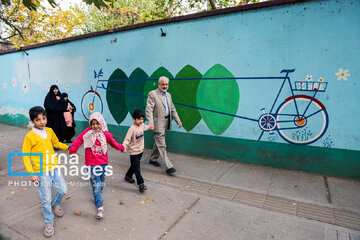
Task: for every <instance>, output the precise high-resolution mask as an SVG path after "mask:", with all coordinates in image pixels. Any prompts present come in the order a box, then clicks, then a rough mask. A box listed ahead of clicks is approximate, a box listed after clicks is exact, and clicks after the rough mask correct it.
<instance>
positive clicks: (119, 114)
mask: <svg viewBox="0 0 360 240" xmlns="http://www.w3.org/2000/svg"><path fill="white" fill-rule="evenodd" d="M120 79H122V80H127V79H128V77H127V76H126V74H125V73H124V72H123V71H122V70H121V69H119V68H117V69H116V70H115V71H114V72H113V73H112V74H111V76H110V77H109V80H120ZM107 88H108V89H107V90H106V101H107V104H108V107H109V110H110V113H111V115H112V116H113V118H114V119H115V121H116V122H117V123H118V124H120V123H121V122H122V121H124V119H125V117H126V115H127V113H128V108H127V106H126V99H125V94H124V93H120V92H116V90H117V91H121V92H125V90H126V81H109V82H108V84H107ZM111 89H112V90H115V91H112V90H111Z"/></svg>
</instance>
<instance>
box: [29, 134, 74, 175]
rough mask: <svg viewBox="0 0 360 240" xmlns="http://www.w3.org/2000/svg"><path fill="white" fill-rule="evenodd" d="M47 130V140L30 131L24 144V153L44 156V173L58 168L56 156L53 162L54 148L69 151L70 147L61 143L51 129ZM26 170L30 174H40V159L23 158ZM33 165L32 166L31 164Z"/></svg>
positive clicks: (35, 157)
mask: <svg viewBox="0 0 360 240" xmlns="http://www.w3.org/2000/svg"><path fill="white" fill-rule="evenodd" d="M45 129H46V134H47V136H46V139H44V138H42V137H40V136H39V135H38V134H37V133H35V132H33V131H30V132H28V133H27V134H26V135H25V138H24V143H23V149H22V152H23V153H42V154H43V172H47V171H52V170H53V169H55V168H57V167H58V159H57V157H56V156H55V157H54V161H52V156H53V154H55V151H54V148H53V146H54V147H56V148H61V149H63V150H68V148H69V147H68V146H67V145H65V144H63V143H61V142H59V139H58V138H57V136H56V135H55V133H54V131H53V130H52V129H51V128H45ZM47 159H48V161H47ZM23 161H24V165H25V170H26V172H28V173H39V172H40V157H38V156H31V157H29V156H23ZM31 163H32V164H31Z"/></svg>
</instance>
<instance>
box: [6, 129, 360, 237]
mask: <svg viewBox="0 0 360 240" xmlns="http://www.w3.org/2000/svg"><path fill="white" fill-rule="evenodd" d="M27 131H28V130H27V129H24V128H19V127H13V126H7V125H2V124H0V150H1V152H0V184H1V187H0V194H1V196H2V197H1V203H0V215H1V216H6V218H3V219H1V220H0V239H1V236H3V237H4V238H5V237H12V239H21V238H23V239H28V238H31V239H38V238H39V237H41V231H42V225H41V221H42V214H41V210H40V209H41V208H40V201H39V198H38V194H37V191H36V187H34V186H21V183H25V182H26V181H28V178H27V177H17V176H8V161H7V160H8V153H9V152H13V151H14V150H18V151H20V152H21V147H22V140H23V137H24V136H25V134H26V133H27ZM149 153H150V150H148V149H146V151H145V153H144V156H143V159H142V172H143V176H144V178H145V181H146V183H147V185H148V186H149V190H148V191H147V192H146V193H145V194H140V193H138V191H136V188H135V186H134V185H130V184H127V183H125V182H124V181H123V180H122V179H123V175H124V173H125V172H126V170H127V168H128V167H129V156H128V153H126V154H123V153H119V152H117V151H116V150H114V149H112V148H110V149H109V160H110V161H109V164H110V165H112V166H113V170H114V175H113V176H111V177H108V178H107V180H106V184H107V185H106V187H105V188H106V191H105V192H104V199H105V205H104V207H105V209H108V208H109V209H113V208H114V209H115V208H116V209H117V208H119V207H120V208H121V211H120V210H119V211H120V212H121V215H120V216H118V215H117V214H114V215H112V214H111V213H109V212H107V211H105V213H106V214H108V215H106V218H105V219H104V221H102V223H99V222H98V221H97V220H96V219H94V218H93V216H92V215H93V214H94V213H93V212H94V210H93V206H92V194H91V187H90V186H86V187H84V184H86V183H87V181H83V180H82V179H81V178H80V177H66V180H67V181H68V184H69V187H68V189H69V193H68V194H69V195H70V196H71V198H69V199H68V200H64V201H65V203H64V204H65V205H64V210H65V212H69V211H70V214H69V216H68V215H66V216H64V217H63V218H61V219H59V220H56V221H58V222H59V224H58V223H56V224H57V225H56V231H57V232H56V237H57V238H58V239H64V238H67V239H96V236H97V235H96V234H94V233H93V228H94V227H95V228H96V227H99V226H100V225H102V224H103V225H106V226H107V228H104V229H103V228H102V227H101V230H102V231H101V232H102V234H105V235H103V236H106V238H105V239H118V238H119V239H128V238H130V237H131V238H133V239H161V238H164V239H189V237H191V236H192V235H191V232H187V231H188V230H189V229H191V226H192V225H193V224H194V223H191V222H189V223H188V225H187V224H186V223H187V221H186V220H181V219H182V218H183V217H184V216H183V214H182V213H183V212H184V210H185V209H186V210H188V211H189V213H190V209H191V208H192V206H195V207H194V208H199V209H200V208H201V206H203V207H204V208H205V206H206V209H208V210H209V211H210V212H212V211H213V210H214V211H216V208H217V205H213V206H212V207H210V206H208V205H209V204H210V205H211V204H213V202H217V203H219V206H221V209H224V210H222V211H219V214H223V215H220V216H217V218H218V219H217V220H216V221H218V220H219V219H221V221H223V222H224V225H220V226H221V227H220V226H219V229H217V231H219V232H222V231H223V232H226V234H228V236H227V235H226V234H225V235H219V236H227V237H226V238H222V237H220V238H215V236H216V234H217V233H213V235H212V237H209V238H201V237H199V238H196V239H309V237H311V238H312V239H342V237H344V238H343V239H349V238H347V237H350V238H351V239H360V232H359V231H358V230H360V201H359V199H360V181H355V180H349V179H339V178H334V177H324V176H321V175H317V174H308V173H304V172H298V171H289V170H284V169H275V168H270V167H263V166H258V165H249V164H242V163H237V162H228V161H220V160H216V159H208V158H201V157H195V156H187V155H181V154H174V153H169V158H170V159H171V161H172V162H173V164H174V167H175V168H176V169H177V172H176V175H175V176H174V177H169V176H168V175H166V174H165V172H164V169H162V168H157V167H154V166H152V165H150V164H148V161H147V155H148V154H149ZM78 154H79V155H80V164H79V165H80V166H81V165H83V160H84V159H83V156H84V151H83V149H82V148H81V149H80V150H79V152H78ZM23 170H24V167H23V164H22V160H21V158H17V159H16V160H15V161H13V162H12V172H22V171H23ZM9 181H13V182H14V181H18V182H20V184H19V185H20V186H15V185H13V184H9ZM326 184H327V185H328V190H329V194H328V197H329V200H330V202H331V203H329V202H328V197H327V194H326V187H325V186H326ZM80 193H81V194H80ZM114 196H116V197H114ZM179 199H181V201H177V200H179ZM199 199H201V200H200V201H198V200H199ZM203 199H207V201H208V203H207V202H204V200H203ZM146 200H147V201H146ZM70 202H71V206H70V204H68V203H70ZM198 202H199V203H198ZM110 206H111V207H110ZM225 206H228V207H229V208H230V209H234V208H235V209H241V211H242V214H248V216H249V219H251V217H252V216H253V215H254V214H255V215H256V214H260V213H261V214H260V216H263V218H264V219H267V216H268V218H269V221H270V222H271V219H278V220H277V221H275V222H274V223H271V224H274V226H271V227H270V225H268V224H270V223H266V224H265V223H263V224H265V225H264V226H262V228H261V230H259V232H260V233H259V232H257V233H256V234H258V235H256V234H255V233H254V232H251V231H250V232H247V231H249V230H248V229H246V228H244V229H243V230H242V231H241V232H237V234H239V233H240V234H241V236H242V237H241V238H237V237H236V236H238V235H232V233H231V231H240V230H239V229H238V230H231V231H230V230H229V229H227V227H228V224H230V222H232V224H234V221H235V222H238V223H239V226H241V220H240V219H239V216H232V214H231V213H223V211H225V209H228V207H225ZM142 207H143V208H142ZM145 207H147V208H146V209H145ZM141 209H143V210H141ZM74 210H80V211H81V212H82V215H81V217H80V216H76V215H74V214H72V213H71V212H74ZM111 211H112V210H111ZM234 211H235V210H234ZM238 211H240V210H238ZM185 212H186V211H185ZM198 212H200V211H199V210H198ZM193 214H195V213H193ZM207 214H210V213H206V214H205V216H206V215H207ZM227 214H229V216H226V215H227ZM145 215H146V219H142V220H139V219H137V218H136V216H145ZM134 216H135V217H134ZM189 216H190V214H189ZM195 216H198V215H196V214H195ZM195 216H193V217H195ZM274 216H275V217H274ZM280 216H281V217H280ZM208 217H210V216H208ZM227 217H230V219H231V218H233V221H230V222H229V223H228V224H226V225H225V223H226V222H227V221H224V219H226V218H227ZM184 218H185V217H184ZM26 219H27V221H26ZM29 219H36V222H39V224H38V225H36V226H35V228H34V229H33V232H31V233H29V231H25V230H24V229H32V228H31V220H30V222H28V221H29ZM119 219H121V220H119ZM136 219H137V220H136ZM164 219H165V220H164ZM167 219H169V220H170V219H173V220H174V221H173V222H172V223H173V224H170V222H168V221H167ZM176 219H178V220H176ZM187 219H188V218H187ZM205 219H207V217H205V218H204V219H203V221H206V223H204V224H205V225H204V226H206V227H211V226H213V225H212V224H210V222H211V221H210V220H208V221H210V222H208V221H207V220H205ZM280 219H282V220H283V219H289V222H292V221H293V222H295V223H296V224H292V225H289V226H288V229H287V230H286V231H285V229H283V227H284V226H287V222H286V221H284V222H281V221H282V220H280ZM34 221H35V220H34ZM112 221H114V222H112ZM181 221H183V223H179V222H181ZM199 221H200V222H201V220H199ZM249 221H250V220H249ZM254 221H255V220H251V222H249V223H250V224H254ZM307 221H309V222H311V224H313V225H314V226H315V225H319V226H320V225H321V226H322V227H324V229H325V230H324V231H323V232H322V233H319V232H317V231H316V230H315V229H312V228H311V229H312V230H309V229H305V228H304V229H303V231H304V233H301V234H303V235H304V234H305V235H304V238H299V237H296V236H297V231H300V230H294V229H292V228H293V227H294V226H293V225H296V226H297V225H298V223H299V222H300V223H301V224H300V225H301V226H303V224H304V223H305V222H307ZM76 222H79V223H81V228H79V229H77V230H76V231H72V230H71V229H73V228H72V227H71V226H69V225H67V224H68V223H76ZM249 223H244V224H245V225H246V224H249ZM176 224H177V225H176ZM255 224H256V225H257V223H256V221H255ZM135 225H136V226H138V227H132V226H135ZM300 225H299V226H300ZM141 226H143V227H144V229H143V230H140V229H141ZM185 226H186V228H185ZM216 226H217V225H215V227H216ZM309 226H310V225H309ZM59 227H60V228H62V229H61V230H59V229H60V228H59ZM139 228H140V229H139ZM182 228H184V229H183V231H184V232H182V233H181V231H180V229H182ZM255 228H256V227H255ZM277 228H279V229H283V230H278V231H277V233H276V234H275V233H271V234H270V233H269V232H270V231H273V230H274V229H277ZM75 229H76V228H75ZM166 229H169V230H171V232H169V234H168V235H164V231H165V230H166ZM245 229H246V230H245ZM291 229H292V230H291ZM296 229H298V228H296ZM300 229H301V228H300ZM70 230H71V231H70ZM200 230H201V229H199V230H196V231H200ZM139 231H140V232H139ZM193 231H195V230H193ZM208 231H209V230H208ZM279 231H284V232H283V233H282V235H281V234H280V235H279ZM119 232H122V234H126V235H125V237H124V235H121V234H120V235H117V234H116V233H119ZM244 232H246V234H245V235H242V234H243V233H244ZM150 233H151V234H152V235H151V234H150ZM170 233H172V234H173V235H171V234H170ZM175 233H178V234H175ZM330 233H331V234H330ZM69 234H70V235H69ZM99 234H100V233H99ZM149 234H150V235H149ZM179 234H184V236H183V237H184V238H183V237H180V236H179ZM203 234H204V236H207V234H210V233H209V232H204V233H203ZM234 234H235V233H234ZM254 234H255V235H254ZM269 234H270V235H269ZM291 234H295V235H291ZM299 234H300V233H299ZM306 234H308V237H306ZM319 234H320V235H319ZM321 234H322V235H321ZM334 234H335V235H334ZM84 236H88V237H87V238H84ZM99 236H100V235H99ZM161 236H162V237H161ZM185 236H187V237H185ZM197 236H201V234H200V235H199V233H198V235H197ZM209 236H210V235H209ZM233 236H234V237H233ZM272 236H274V237H272ZM291 236H295V237H294V238H292V237H291ZM315 236H322V237H315ZM329 236H331V237H329ZM334 236H336V238H335V237H334ZM339 236H340V237H339ZM232 237H233V238H232Z"/></svg>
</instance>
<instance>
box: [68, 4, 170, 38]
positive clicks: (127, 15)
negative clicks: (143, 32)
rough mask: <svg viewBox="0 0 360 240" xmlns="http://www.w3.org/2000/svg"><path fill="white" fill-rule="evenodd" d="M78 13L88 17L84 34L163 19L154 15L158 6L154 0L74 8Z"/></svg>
mask: <svg viewBox="0 0 360 240" xmlns="http://www.w3.org/2000/svg"><path fill="white" fill-rule="evenodd" d="M72 9H73V10H75V11H76V12H79V13H81V14H82V15H84V16H86V20H85V22H84V27H83V28H82V30H83V31H84V33H89V32H95V31H101V30H107V29H112V28H117V27H121V26H125V25H131V24H136V23H141V22H147V21H151V20H156V19H159V18H162V17H163V16H158V15H155V14H153V13H154V12H155V11H156V4H155V1H153V0H121V1H114V2H113V3H112V6H108V7H101V8H100V9H98V8H96V7H95V6H93V5H92V6H88V8H87V9H82V8H81V7H79V6H75V7H74V8H72Z"/></svg>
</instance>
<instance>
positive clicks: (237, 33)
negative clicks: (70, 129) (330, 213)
mask: <svg viewBox="0 0 360 240" xmlns="http://www.w3.org/2000/svg"><path fill="white" fill-rule="evenodd" d="M359 22H360V2H359V1H336V0H324V1H304V2H299V3H292V4H284V5H278V6H272V7H266V8H259V9H254V10H247V11H237V12H233V13H229V14H221V15H216V16H209V17H204V18H195V19H192V20H187V21H180V22H170V23H164V24H158V25H152V26H151V25H150V26H147V27H143V28H136V29H133V30H129V31H122V32H114V33H111V34H106V35H100V36H97V37H91V38H83V39H79V40H76V41H69V42H65V43H61V44H55V45H49V46H44V47H41V48H31V49H27V50H26V52H27V53H28V55H26V54H25V53H24V52H23V51H16V52H11V53H5V54H2V55H0V72H1V78H0V79H1V85H0V93H1V98H0V106H1V107H0V122H3V123H7V124H14V125H25V124H26V121H24V118H25V117H28V115H27V111H28V109H29V108H30V107H31V106H34V105H43V101H44V98H45V95H46V93H47V92H48V88H49V86H50V85H52V84H57V85H58V86H59V88H60V90H61V91H62V92H67V93H68V94H69V97H70V100H71V101H72V102H74V103H75V105H76V106H77V107H78V112H77V114H76V117H75V118H76V120H77V121H78V122H79V123H80V122H84V121H86V118H85V116H86V115H87V114H89V100H88V99H89V97H90V96H92V95H91V94H86V93H88V91H89V90H90V89H91V87H92V88H93V89H94V88H95V86H96V81H97V80H98V79H99V80H100V82H99V84H98V86H99V88H98V89H97V92H98V94H99V97H96V99H95V110H100V108H99V107H100V104H101V103H102V111H103V114H104V116H105V119H106V120H107V122H108V124H110V125H111V126H113V129H114V131H116V129H117V128H118V129H119V130H118V132H119V136H117V138H118V139H122V138H123V137H124V136H122V132H124V131H126V128H127V127H128V126H130V125H131V124H132V119H131V116H130V114H128V112H131V111H132V109H133V107H141V106H143V107H144V104H143V101H144V99H143V98H142V97H141V96H146V95H147V92H148V90H150V89H151V88H152V87H153V88H154V86H153V85H152V84H153V83H154V82H153V81H145V80H149V79H152V78H157V77H158V75H159V74H160V75H167V76H169V77H170V78H171V79H172V80H171V81H170V90H169V91H170V92H171V93H172V94H173V96H174V101H175V102H178V103H180V104H184V105H187V106H183V105H177V106H176V107H177V108H178V111H179V112H180V117H181V119H182V121H183V122H184V123H185V128H181V129H178V128H174V129H173V132H172V133H170V135H169V139H168V140H169V141H168V145H169V150H171V151H175V152H180V153H187V154H196V155H202V156H209V157H216V158H221V159H229V160H235V161H243V162H249V163H257V164H264V165H269V166H275V167H283V168H290V169H299V170H304V171H312V172H319V173H324V174H330V175H336V176H344V177H351V178H360V173H359V171H355V170H353V169H360V157H359V156H360V154H359V153H360V144H359V139H360V130H359V128H358V125H357V124H358V123H359V122H360V108H358V107H357V106H356V105H355V104H356V103H358V102H359V100H360V95H359V94H358V92H359V91H360V87H359V84H358V82H359V77H360V71H359V70H360V67H359V61H358V60H359V57H360V25H359V24H358V23H359ZM160 28H162V29H163V31H164V32H166V37H161V34H160V33H161V31H160ZM115 38H116V41H114V39H115ZM100 69H102V72H103V75H102V76H101V77H99V78H95V77H94V71H95V72H96V73H97V74H98V73H99V71H100ZM283 69H295V71H294V72H291V73H289V75H288V76H289V77H290V83H291V86H292V89H293V91H292V90H291V88H290V87H289V85H288V82H287V81H286V82H285V84H284V86H283V88H282V91H281V92H279V90H280V88H281V86H282V83H283V80H284V76H286V73H280V71H281V70H283ZM129 78H130V79H132V80H134V79H135V80H136V79H137V80H136V81H129ZM109 79H110V80H111V79H112V80H119V79H123V80H127V81H113V82H110V81H108V80H109ZM179 79H182V80H179ZM101 84H104V85H101ZM155 87H156V86H155ZM315 88H316V91H315V90H314V89H315ZM129 93H130V94H129ZM131 94H136V96H135V95H131ZM292 94H294V95H302V96H298V97H296V98H295V99H296V100H297V101H296V102H297V105H295V104H294V102H293V101H292V98H289V97H291V96H292ZM303 95H305V96H303ZM314 95H315V96H314ZM130 96H132V97H130ZM184 96H185V97H184ZM307 96H310V97H307ZM313 97H315V99H316V100H314V99H313ZM83 98H84V99H83ZM100 99H101V100H100ZM137 99H140V100H137ZM275 99H277V101H276V102H275V103H274V100H275ZM82 100H83V101H82ZM82 103H83V112H84V114H83V113H82V111H81V109H82V107H81V106H82ZM295 106H296V107H297V108H298V110H299V112H300V115H297V114H296V107H295ZM308 106H309V107H308ZM143 107H142V108H143ZM187 109H188V111H187ZM268 113H269V115H267V114H268ZM301 113H305V114H301ZM302 117H304V119H302ZM266 120H269V121H268V122H266ZM274 122H276V124H274ZM262 124H263V125H262ZM175 125H176V124H175ZM120 129H122V130H120ZM269 129H271V131H267V130H269ZM79 130H80V129H79ZM148 138H149V137H148ZM150 141H151V140H149V141H148V142H149V143H150ZM204 141H205V142H207V143H208V145H207V144H205V145H204V146H208V148H204V147H201V143H202V142H204ZM190 143H191V144H190ZM197 143H198V144H197ZM228 144H229V145H230V146H228ZM274 146H276V147H274ZM329 148H331V149H329ZM215 149H217V151H216V152H219V153H224V154H217V153H216V152H215ZM246 149H252V152H253V153H252V154H246V152H247V151H246ZM229 151H230V152H229ZM226 152H228V153H230V154H226ZM256 152H257V154H255V153H256ZM260 152H262V154H260ZM330 153H331V154H330ZM329 154H330V155H329ZM354 157H355V159H354Z"/></svg>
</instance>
